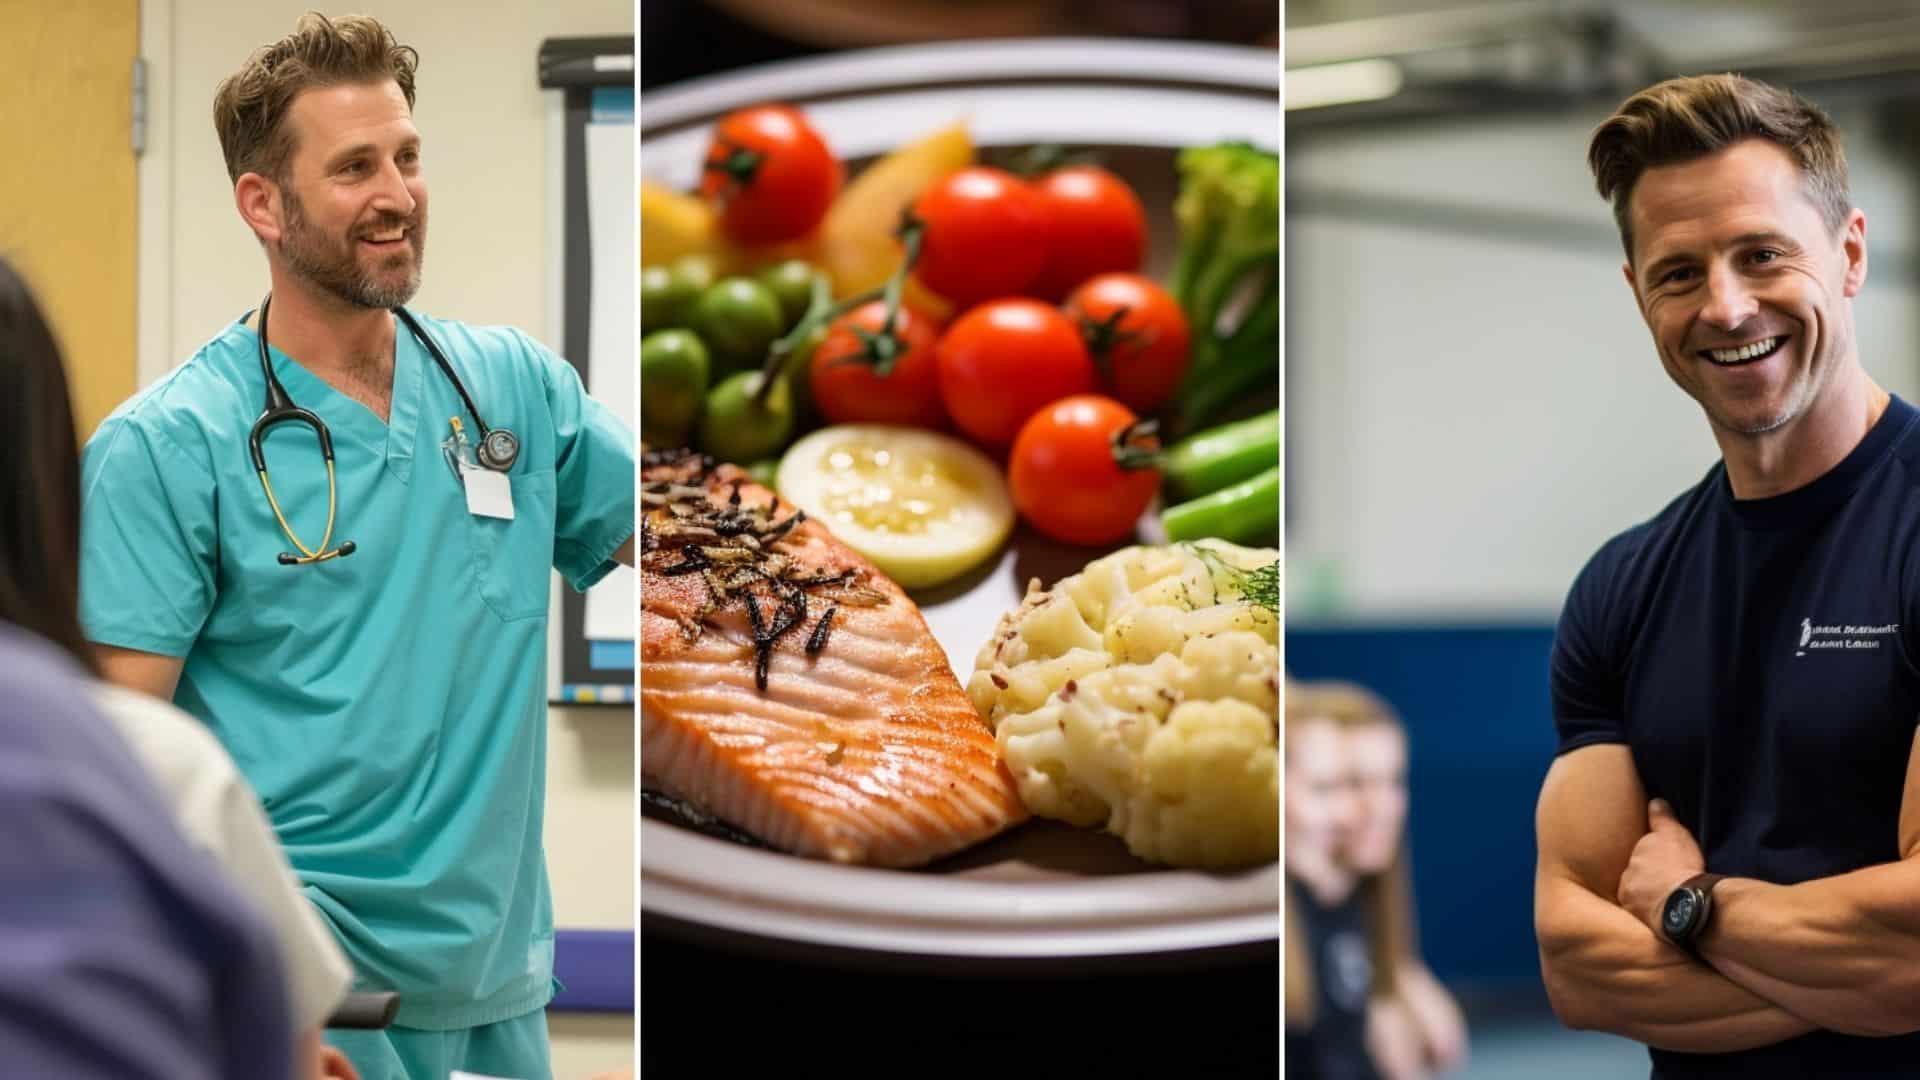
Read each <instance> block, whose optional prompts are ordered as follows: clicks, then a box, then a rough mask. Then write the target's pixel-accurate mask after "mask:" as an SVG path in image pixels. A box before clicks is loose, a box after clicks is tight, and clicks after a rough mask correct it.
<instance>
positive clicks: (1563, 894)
mask: <svg viewBox="0 0 1920 1080" xmlns="http://www.w3.org/2000/svg"><path fill="white" fill-rule="evenodd" d="M1917 766H1920V742H1916V748H1915V751H1914V756H1913V757H1912V758H1911V759H1910V760H1909V764H1908V770H1907V787H1906V797H1905V799H1904V800H1903V804H1902V807H1901V812H1900V850H1901V852H1902V855H1903V858H1902V860H1901V861H1898V862H1894V863H1888V864H1885V865H1882V866H1875V867H1870V868H1868V869H1865V870H1860V871H1856V872H1854V873H1850V874H1843V875H1840V876H1837V877H1831V878H1823V879H1818V880H1815V881H1809V882H1805V883H1802V884H1800V885H1793V886H1778V885H1769V884H1766V883H1764V882H1760V881H1754V880H1751V879H1737V878H1729V879H1727V880H1725V881H1722V882H1721V883H1720V884H1719V885H1718V886H1717V887H1716V888H1715V890H1714V913H1713V918H1712V921H1711V922H1710V923H1709V926H1708V930H1707V932H1706V934H1704V935H1703V936H1702V937H1701V938H1700V939H1699V941H1698V942H1697V943H1696V944H1697V945H1698V947H1699V949H1700V953H1701V957H1702V959H1704V960H1705V961H1706V962H1705V963H1702V962H1701V961H1700V960H1696V959H1694V958H1693V957H1692V956H1690V955H1688V954H1687V953H1686V952H1684V951H1682V950H1680V949H1678V948H1676V947H1674V946H1673V945H1670V944H1668V943H1667V941H1666V939H1665V938H1663V937H1661V936H1659V935H1658V934H1656V933H1655V932H1654V930H1653V929H1652V927H1653V926H1654V925H1656V923H1657V921H1658V918H1659V914H1660V907H1661V905H1662V904H1663V903H1664V901H1665V899H1666V896H1667V894H1668V893H1669V892H1671V891H1672V890H1673V889H1674V888H1675V887H1676V886H1678V885H1679V884H1680V883H1681V882H1683V881H1685V880H1686V879H1687V878H1689V877H1692V876H1693V875H1694V874H1696V873H1699V872H1700V871H1701V870H1702V869H1710V868H1708V867H1705V866H1704V860H1703V859H1702V856H1701V854H1700V849H1699V845H1698V844H1697V843H1695V841H1694V840H1693V837H1692V836H1691V835H1689V834H1688V833H1687V831H1686V829H1685V828H1684V827H1683V826H1681V825H1680V824H1679V823H1678V822H1677V821H1675V820H1674V819H1673V817H1672V815H1671V814H1670V813H1669V812H1668V811H1667V810H1666V808H1665V806H1664V804H1661V803H1658V802H1656V803H1655V804H1654V805H1652V806H1651V807H1650V806H1649V805H1648V803H1647V800H1646V792H1645V789H1644V788H1643V787H1642V786H1641V784H1640V778H1639V774H1638V773H1637V771H1636V770H1635V769H1634V766H1633V760H1632V757H1631V756H1630V755H1629V753H1628V751H1627V749H1626V747H1624V746H1616V745H1607V746H1591V747H1586V748H1583V749H1580V750H1576V751H1574V752H1572V753H1570V754H1567V755H1564V756H1563V757H1562V758H1560V759H1559V760H1558V761H1556V762H1555V763H1554V765H1553V768H1552V769H1551V770H1550V771H1549V772H1548V774H1547V782H1546V785H1545V786H1544V788H1543V789H1542V791H1541V794H1540V806H1539V812H1538V817H1537V828H1538V833H1539V844H1540V852H1539V854H1540V858H1539V866H1538V871H1537V876H1536V880H1535V892H1534V925H1535V930H1536V932H1537V934H1538V936H1539V942H1540V960H1541V970H1542V972H1543V974H1544V975H1545V978H1546V983H1547V991H1548V995H1549V997H1550V998H1551V999H1552V1001H1553V1004H1554V1009H1555V1011H1556V1012H1557V1013H1559V1014H1560V1018H1561V1019H1562V1020H1563V1021H1564V1022H1565V1023H1567V1024H1568V1025H1569V1026H1571V1027H1577V1028H1593V1029H1597V1030H1604V1031H1611V1032H1613V1033H1615V1034H1619V1035H1625V1036H1627V1037H1629V1038H1632V1039H1636V1040H1639V1041H1641V1042H1645V1043H1647V1044H1649V1045H1651V1046H1657V1047H1662V1048H1664V1049H1669V1050H1681V1051H1695V1052H1708V1053H1712V1052H1725V1051H1732V1050H1743V1049H1748V1048H1750V1047H1755V1046H1765V1045H1768V1044H1770V1043H1775V1042H1779V1041H1781V1040H1782V1039H1787V1038H1791V1037H1793V1036H1795V1035H1800V1034H1804V1033H1805V1032H1808V1031H1811V1030H1814V1029H1815V1028H1827V1029H1831V1030H1834V1031H1839V1032H1843V1033H1847V1034H1856V1035H1891V1034H1899V1033H1902V1032H1908V1031H1913V1030H1916V1029H1920V859H1916V858H1915V857H1914V856H1916V855H1920V767H1917Z"/></svg>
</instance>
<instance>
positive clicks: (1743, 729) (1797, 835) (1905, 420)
mask: <svg viewBox="0 0 1920 1080" xmlns="http://www.w3.org/2000/svg"><path fill="white" fill-rule="evenodd" d="M1917 420H1920V411H1916V410H1915V409H1914V408H1913V406H1911V405H1908V404H1907V403H1906V402H1904V401H1901V400H1900V399H1898V398H1894V399H1893V400H1892V401H1891V402H1890V403H1889V404H1888V406H1887V409H1886V411H1885V413H1884V414H1883V415H1882V416H1881V418H1880V420H1879V421H1878V422H1877V423H1875V424H1874V426H1873V429H1872V430H1871V431H1869V432H1868V433H1867V437H1866V438H1865V439H1864V440H1862V441H1861V443H1860V445H1859V446H1858V447H1856V448H1855V449H1854V451H1853V452H1852V453H1851V454H1849V455H1847V457H1846V458H1845V459H1844V460H1843V461H1841V463H1840V464H1839V465H1837V466H1835V467H1834V468H1833V469H1832V470H1830V471H1829V472H1828V473H1827V474H1826V475H1824V476H1822V477H1820V478H1819V479H1818V480H1815V481H1814V482H1813V483H1811V484H1808V485H1806V486H1805V487H1802V488H1799V489H1798V490H1795V491H1790V492H1788V493H1786V494H1784V495H1778V496H1774V497H1772V498H1767V499H1751V500H1736V499H1734V498H1733V493H1732V490H1731V488H1729V487H1728V484H1727V475H1726V469H1725V467H1724V465H1715V466H1714V468H1713V469H1712V470H1711V471H1709V472H1708V473H1707V476H1706V479H1705V480H1703V481H1702V482H1701V483H1700V484H1699V485H1698V486H1696V487H1695V488H1693V489H1692V490H1691V491H1688V492H1687V493H1685V494H1684V495H1682V496H1680V498H1678V499H1676V500H1674V502H1673V503H1672V504H1671V505H1669V506H1668V507H1667V508H1666V509H1665V510H1663V511H1661V513H1660V515H1659V516H1658V517H1656V518H1654V519H1653V520H1652V521H1649V522H1647V523H1645V524H1643V525H1640V526H1638V527H1637V528H1634V529H1630V530H1628V531H1627V532H1625V533H1622V534H1621V535H1620V536H1617V537H1615V538H1614V539H1613V540H1611V541H1610V542H1608V543H1607V545H1606V546H1605V547H1603V548H1601V549H1600V552H1599V554H1597V555H1595V556H1594V557H1593V560H1592V561H1591V562H1589V563H1588V564H1587V567H1586V569H1585V570H1583V571H1582V572H1581V574H1580V577H1579V579H1578V580H1576V581H1575V582H1574V585H1573V590H1572V592H1571V594H1570V595H1569V596H1568V598H1567V606H1566V610H1565V611H1564V612H1563V613H1562V615H1561V617H1560V626H1559V631H1558V633H1557V635H1556V636H1555V639H1554V647H1553V667H1552V680H1553V707H1554V722H1555V724H1556V726H1557V727H1558V728H1559V734H1560V745H1559V751H1558V752H1559V753H1566V752H1568V751H1570V750H1575V749H1578V748H1580V747H1583V746H1590V745H1594V744H1597V743H1624V744H1626V746H1627V747H1628V748H1629V749H1630V750H1631V751H1632V754H1633V762H1634V765H1635V767H1636V768H1638V769H1639V772H1640V779H1641V780H1642V782H1643V783H1644V784H1645V785H1646V789H1647V793H1648V795H1649V796H1650V797H1658V798H1662V799H1665V800H1666V801H1667V802H1669V803H1671V804H1672V805H1673V810H1674V814H1675V816H1677V817H1678V818H1679V820H1680V822H1681V824H1683V825H1685V826H1686V827H1687V828H1688V829H1689V830H1691V831H1692V833H1693V835H1694V836H1695V837H1696V838H1697V839H1698V840H1699V842H1700V848H1701V851H1702V852H1704V853H1705V855H1706V862H1707V869H1708V870H1711V871H1713V872H1714V873H1718V874H1731V875H1735V876H1738V877H1748V878H1758V879H1760V880H1762V881H1769V882H1773V883H1775V884H1781V885H1790V884H1795V883H1797V882H1801V881H1807V880H1810V879H1814V878H1823V877H1831V876H1833V875H1836V874H1844V873H1847V872H1849V871H1852V870H1858V869H1860V868H1862V867H1866V866H1872V865H1875V864H1879V863H1887V862H1893V861H1895V860H1897V859H1898V858H1899V857H1900V856H1899V842H1898V832H1899V814H1900V802H1901V797H1902V792H1903V789H1904V786H1905V780H1906V771H1907V758H1908V751H1909V750H1910V748H1911V747H1912V744H1913V738H1914V729H1915V725H1916V719H1917V718H1920V666H1917V665H1916V659H1920V633H1917V632H1920V607H1916V605H1920V427H1916V421H1917ZM1651 1054H1652V1057H1653V1064H1654V1075H1655V1076H1656V1077H1675V1078H1677V1077H1694V1076H1722V1075H1736V1074H1737V1075H1740V1076H1767V1077H1773V1076H1781V1077H1785V1076H1791V1077H1803V1076H1856V1075H1866V1076H1920V1034H1916V1035H1907V1036H1898V1037H1894V1038H1886V1039H1866V1038H1856V1037H1851V1036H1844V1035H1837V1034H1834V1033H1832V1032H1826V1031H1817V1032H1813V1033H1810V1034H1808V1035H1805V1036H1802V1037H1800V1038H1796V1039H1790V1040H1787V1041H1786V1042H1783V1043H1777V1044H1775V1045H1773V1046H1768V1047H1761V1048H1758V1049H1755V1050H1749V1051H1743V1052H1740V1053H1735V1054H1706V1055H1703V1054H1680V1053H1674V1052H1671V1051H1665V1050H1657V1049H1656V1050H1652V1051H1651Z"/></svg>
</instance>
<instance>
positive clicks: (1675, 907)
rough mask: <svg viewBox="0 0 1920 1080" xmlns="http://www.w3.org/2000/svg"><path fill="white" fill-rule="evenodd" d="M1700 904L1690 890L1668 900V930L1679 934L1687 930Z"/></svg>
mask: <svg viewBox="0 0 1920 1080" xmlns="http://www.w3.org/2000/svg"><path fill="white" fill-rule="evenodd" d="M1698 906H1699V904H1698V902H1697V901H1696V900H1694V898H1693V893H1692V892H1688V891H1683V892H1681V893H1680V894H1679V895H1678V896H1675V897H1674V898H1673V899H1671V900H1669V901H1667V917H1666V923H1667V931H1668V932H1669V933H1674V934H1678V933H1680V932H1681V931H1683V930H1685V929H1686V928H1687V926H1688V925H1689V924H1691V923H1692V922H1693V913H1694V910H1695V909H1696V908H1697V907H1698Z"/></svg>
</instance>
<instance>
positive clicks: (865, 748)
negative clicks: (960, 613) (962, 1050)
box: [640, 451, 1027, 867]
mask: <svg viewBox="0 0 1920 1080" xmlns="http://www.w3.org/2000/svg"><path fill="white" fill-rule="evenodd" d="M641 488H642V493H643V494H642V507H641V513H642V515H643V519H644V520H643V522H642V525H641V565H640V571H641V578H640V589H641V593H640V595H641V600H640V638H641V643H640V649H641V652H640V656H641V667H640V769H641V779H642V783H643V784H644V785H645V786H646V787H649V788H653V789H656V790H658V791H660V792H662V793H663V794H666V795H668V796H671V797H673V798H675V799H679V800H682V801H684V802H687V803H690V804H692V805H693V806H695V807H697V808H699V809H701V810H703V811H705V812H707V813H710V814H712V815H713V816H715V817H717V818H720V819H721V820H723V821H725V822H727V823H729V824H731V825H733V826H736V827H738V828H739V829H741V830H743V831H745V832H747V833H749V834H751V835H753V836H755V837H758V838H759V839H761V840H763V841H765V842H766V843H767V844H768V845H770V846H772V847H775V848H779V849H781V850H784V851H790V852H794V853H796V854H800V855H806V856H811V857H814V858H821V859H830V860H833V861H835V862H842V863H861V864H867V865H872V866H890V867H905V866H917V865H920V864H923V863H926V862H930V861H932V860H934V859H937V858H939V857H941V856H943V855H947V854H950V853H952V852H955V851H959V850H961V849H962V848H966V847H969V846H971V845H973V844H975V843H978V842H979V841H981V840H984V839H986V838H987V837H990V836H992V835H994V834H995V833H998V832H1000V831H1001V830H1002V829H1005V828H1007V827H1008V826H1010V825H1014V824H1017V823H1018V822H1020V821H1023V820H1025V818H1026V817H1027V811H1026V808H1025V807H1024V806H1023V805H1022V804H1021V802H1020V797H1019V792H1018V789H1017V787H1016V786H1015V784H1014V782H1013V778H1012V776H1011V775H1010V774H1009V773H1008V772H1007V768H1006V765H1005V763H1004V762H1003V761H1002V760H1001V758H1000V752H999V749H998V747H997V746H996V745H995V744H994V738H993V734H992V732H990V731H989V730H988V728H987V725H986V723H985V722H984V721H982V720H981V719H980V716H979V714H978V713H977V712H976V711H975V710H974V707H973V704H972V702H971V701H970V700H968V698H967V695H966V693H965V691H963V690H962V689H961V687H960V683H959V680H957V679H956V678H955V677H954V674H953V670H952V668H951V667H950V666H949V665H948V663H947V658H946V654H945V653H944V652H943V651H942V650H941V648H940V645H939V643H938V642H936V641H935V640H934V639H933V635H932V633H931V632H929V631H928V629H927V623H926V620H925V619H924V618H923V617H922V616H921V614H920V610H919V608H917V607H915V606H914V604H913V602H912V601H911V600H909V599H907V596H906V594H905V593H904V592H902V591H901V589H900V587H899V586H898V585H895V584H894V583H893V582H892V581H890V580H888V579H887V577H886V576H885V575H883V574H881V573H880V572H879V570H877V569H876V568H875V567H874V566H873V564H872V563H870V562H868V561H867V560H866V559H864V558H862V557H861V556H860V555H859V554H858V553H856V552H854V551H853V550H852V549H850V548H848V547H847V546H846V545H844V544H842V543H840V542H839V541H838V540H835V539H834V538H833V536H832V534H831V533H829V532H828V531H827V530H826V529H825V528H824V527H822V526H821V525H820V524H819V523H817V522H814V521H809V520H806V519H805V517H804V515H800V514H798V512H797V511H796V510H795V509H794V508H793V507H792V506H791V505H790V504H788V503H785V502H783V501H781V500H779V499H778V498H777V497H776V496H774V494H773V493H772V492H771V491H769V490H767V489H766V488H764V487H761V486H759V485H757V484H755V483H753V482H752V481H751V480H750V479H748V477H747V475H746V473H745V472H744V471H742V470H740V469H738V468H735V467H733V466H730V465H717V466H716V465H715V464H714V463H713V462H712V460H711V459H706V458H700V457H697V456H694V455H691V454H689V453H687V452H684V451H678V452H662V453H651V454H648V455H646V456H645V457H644V458H643V459H642V469H641Z"/></svg>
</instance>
